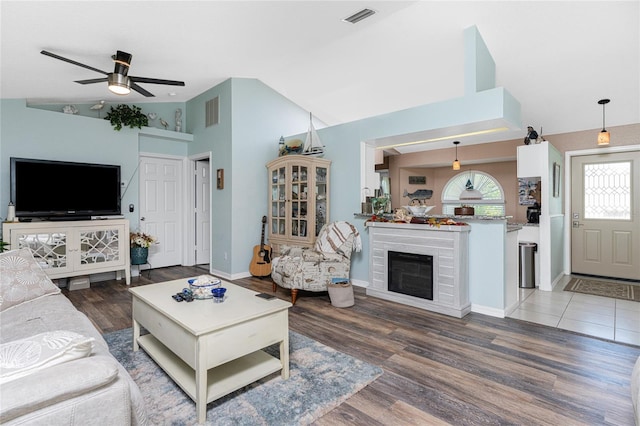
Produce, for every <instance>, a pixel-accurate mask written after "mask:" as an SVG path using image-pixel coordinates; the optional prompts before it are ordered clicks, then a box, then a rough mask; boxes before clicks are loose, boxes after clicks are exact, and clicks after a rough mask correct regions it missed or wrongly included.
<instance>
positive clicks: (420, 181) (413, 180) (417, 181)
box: [409, 176, 427, 185]
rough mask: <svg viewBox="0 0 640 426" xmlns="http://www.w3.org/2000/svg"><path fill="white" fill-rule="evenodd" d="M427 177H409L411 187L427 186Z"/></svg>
mask: <svg viewBox="0 0 640 426" xmlns="http://www.w3.org/2000/svg"><path fill="white" fill-rule="evenodd" d="M426 184H427V177H426V176H409V185H426Z"/></svg>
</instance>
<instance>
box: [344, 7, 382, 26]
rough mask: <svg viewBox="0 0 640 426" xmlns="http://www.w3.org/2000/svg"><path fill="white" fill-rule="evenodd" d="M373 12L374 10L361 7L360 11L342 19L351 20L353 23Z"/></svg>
mask: <svg viewBox="0 0 640 426" xmlns="http://www.w3.org/2000/svg"><path fill="white" fill-rule="evenodd" d="M375 13H376V11H375V10H371V9H362V10H361V11H360V12H356V13H354V14H353V15H351V16H348V17H346V18H344V19H343V21H344V22H351V23H352V24H355V23H358V22H360V21H362V20H363V19H366V18H368V17H369V16H371V15H374V14H375Z"/></svg>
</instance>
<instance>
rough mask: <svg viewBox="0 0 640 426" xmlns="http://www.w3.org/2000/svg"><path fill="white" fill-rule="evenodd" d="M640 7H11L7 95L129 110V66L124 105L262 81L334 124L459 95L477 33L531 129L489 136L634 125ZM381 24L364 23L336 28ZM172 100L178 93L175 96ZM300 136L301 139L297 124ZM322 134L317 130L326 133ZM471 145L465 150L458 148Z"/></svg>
mask: <svg viewBox="0 0 640 426" xmlns="http://www.w3.org/2000/svg"><path fill="white" fill-rule="evenodd" d="M639 4H640V2H639V1H638V0H634V1H619V2H616V1H584V2H578V1H564V2H563V1H547V2H542V1H509V2H507V1H496V2H486V1H467V2H459V1H446V2H445V1H382V2H376V1H317V0H316V1H280V2H276V1H254V2H249V1H139V2H114V1H108V2H106V1H105V2H97V1H68V2H58V1H42V2H32V1H5V0H2V2H1V5H0V8H1V9H0V12H1V27H0V30H1V36H2V37H1V50H0V71H1V76H2V78H1V86H0V90H1V91H0V96H1V97H2V98H19V99H27V100H28V101H30V102H36V103H37V102H55V103H82V102H95V101H97V100H106V101H107V102H108V103H109V102H113V103H116V102H122V101H123V98H122V97H117V96H116V95H111V94H110V93H109V92H108V90H107V87H106V83H104V84H92V85H80V84H77V83H74V82H73V81H74V80H82V79H90V78H99V77H102V75H101V74H98V73H95V72H92V71H90V70H87V69H84V68H81V67H77V66H74V65H72V64H68V63H65V62H62V61H58V60H56V59H53V58H50V57H47V56H44V55H41V54H40V51H41V50H42V49H45V50H49V51H51V52H53V53H56V54H58V55H60V56H64V57H67V58H69V59H73V60H75V61H78V62H81V63H85V64H87V65H90V66H93V67H95V68H98V69H101V70H105V71H107V72H111V71H112V70H113V62H112V60H111V55H112V54H114V53H115V51H116V50H123V51H126V52H129V53H131V54H132V55H133V60H132V62H131V69H130V75H135V76H144V77H153V78H163V79H173V80H183V81H185V83H186V86H185V87H173V86H160V85H153V84H141V86H143V87H144V88H145V89H147V90H149V91H150V92H152V93H154V94H155V95H156V97H155V98H144V97H143V96H142V95H139V94H137V93H135V92H132V94H131V95H129V96H128V97H127V98H126V101H127V102H136V103H142V102H174V101H187V100H189V99H191V98H193V97H195V96H197V95H198V94H200V93H202V92H204V91H205V90H207V89H209V88H211V87H213V86H215V85H216V84H218V83H220V82H222V81H224V80H226V79H228V78H229V77H247V78H257V79H259V80H261V81H262V82H264V83H265V84H267V85H269V86H270V87H272V88H273V89H275V90H276V91H278V92H280V93H282V94H283V95H284V96H286V97H288V98H289V99H291V100H292V101H293V102H295V103H296V104H298V105H300V106H301V107H303V108H305V109H307V110H309V111H311V112H312V113H313V114H314V116H315V117H317V118H318V119H319V120H321V121H323V122H324V123H326V124H327V125H335V124H339V123H345V122H349V121H353V120H357V119H361V118H366V117H371V116H375V115H378V114H383V113H387V112H392V111H398V110H402V109H406V108H411V107H414V106H417V105H423V104H430V103H434V102H439V101H443V100H447V99H452V98H458V97H461V96H463V95H464V81H463V78H464V76H463V61H464V57H463V47H464V46H463V31H464V29H465V28H467V27H470V26H473V25H475V26H477V28H478V30H479V32H480V34H481V35H482V37H483V39H484V41H485V44H486V45H487V47H488V48H489V51H490V52H491V54H492V56H493V58H494V61H495V63H496V83H497V85H498V86H503V87H505V88H506V89H507V90H508V91H510V92H511V93H512V94H513V95H514V96H515V98H516V99H517V100H518V101H519V102H520V104H521V106H522V118H523V123H522V124H523V125H524V126H525V129H524V130H522V131H521V132H517V136H515V135H514V133H513V132H505V133H509V134H504V135H498V136H495V137H494V140H505V139H513V138H515V137H517V138H519V137H524V135H525V133H526V126H527V125H529V124H531V125H533V126H534V127H535V128H536V129H537V130H539V129H540V127H543V133H544V134H545V135H549V134H555V133H564V132H572V131H579V130H587V129H597V128H599V127H601V125H602V107H601V106H600V105H598V104H597V101H598V100H599V99H601V98H610V99H611V103H610V104H608V105H607V107H606V124H607V127H610V126H616V125H624V124H632V123H639V122H640V105H639V104H640V6H639ZM365 7H367V8H371V9H374V10H376V11H377V13H376V14H375V15H374V16H373V17H371V18H369V19H366V20H364V21H362V22H360V23H358V24H350V23H345V22H342V20H341V19H342V18H344V17H346V16H348V15H351V14H352V13H354V12H356V11H358V10H360V9H362V8H365ZM171 91H172V92H175V96H169V95H168V92H171ZM301 127H302V129H301V131H304V130H306V125H305V124H304V123H302V125H301ZM319 127H320V126H319ZM463 143H464V141H463Z"/></svg>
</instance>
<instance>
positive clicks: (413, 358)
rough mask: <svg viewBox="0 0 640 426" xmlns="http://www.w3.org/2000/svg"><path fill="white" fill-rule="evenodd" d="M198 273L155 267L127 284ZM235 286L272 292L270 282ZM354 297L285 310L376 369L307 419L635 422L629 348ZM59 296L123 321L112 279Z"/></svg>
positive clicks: (109, 326)
mask: <svg viewBox="0 0 640 426" xmlns="http://www.w3.org/2000/svg"><path fill="white" fill-rule="evenodd" d="M203 273H206V271H203V270H202V269H197V268H193V267H173V268H163V269H154V270H152V271H151V272H150V278H147V275H148V273H147V272H146V271H145V272H144V273H143V275H144V276H143V277H134V278H133V279H132V284H131V285H132V286H137V285H145V284H149V283H151V282H160V281H166V280H171V279H177V278H182V277H191V276H197V275H200V274H203ZM234 283H235V284H239V285H241V286H244V287H247V288H251V289H253V290H256V291H261V292H262V291H264V292H270V291H271V280H270V279H269V278H266V279H259V278H246V279H241V280H237V281H234ZM355 293H356V304H355V306H354V307H352V308H347V309H338V308H334V307H332V306H331V304H330V301H329V297H328V295H327V294H326V293H302V294H301V295H300V296H299V298H298V301H297V302H296V304H295V305H294V306H293V307H292V308H291V309H290V315H289V324H290V328H291V329H292V330H294V331H296V332H298V333H301V334H304V335H306V336H308V337H310V338H312V339H315V340H317V341H320V342H322V343H324V344H325V345H328V346H331V347H333V348H335V349H337V350H339V351H341V352H344V353H347V354H349V355H351V356H354V357H356V358H359V359H362V360H364V361H367V362H369V363H372V364H375V365H378V366H380V367H381V368H383V369H384V374H383V375H382V376H381V377H380V378H378V379H377V380H376V381H375V382H373V383H372V384H370V385H369V386H367V387H366V388H365V389H363V390H361V391H360V392H358V393H357V394H356V395H354V396H353V397H351V398H350V399H348V400H347V401H345V402H344V403H343V404H342V405H340V406H339V407H337V408H336V409H335V410H333V411H332V412H330V413H328V414H327V415H325V416H324V417H322V418H321V419H319V420H318V421H316V423H315V424H316V425H368V426H370V425H394V426H395V425H432V424H434V425H437V424H455V425H475V424H478V425H480V424H481V425H490V424H496V425H497V424H518V425H537V424H548V425H573V424H585V425H608V424H612V425H625V426H629V425H633V424H634V420H633V408H632V406H631V396H630V390H629V378H630V375H631V369H632V367H633V364H634V362H635V360H636V359H637V358H638V357H639V356H640V347H637V346H629V345H623V344H620V343H614V342H609V341H604V340H599V339H596V338H592V337H586V336H582V335H579V334H575V333H571V332H568V331H564V330H559V329H555V328H550V327H545V326H542V325H537V324H533V323H527V322H523V321H519V320H516V319H509V318H506V319H500V318H493V317H489V316H485V315H480V314H475V313H471V314H469V315H467V316H466V317H464V318H463V319H456V318H451V317H447V316H444V315H439V314H435V313H430V312H427V311H423V310H420V309H416V308H411V307H407V306H403V305H399V304H396V303H392V302H387V301H383V300H380V299H376V298H373V297H368V296H366V295H365V293H364V291H363V289H361V288H356V289H355ZM64 294H66V295H67V296H68V297H69V298H70V299H71V301H72V302H73V303H74V305H75V306H76V307H78V309H80V310H81V311H83V312H85V313H86V314H87V315H88V316H89V317H90V318H91V319H92V321H93V322H94V324H95V325H96V326H97V327H98V328H99V329H100V330H102V332H103V333H107V332H110V331H115V330H119V329H122V328H126V327H130V326H131V297H130V296H129V293H128V292H127V286H126V285H125V284H124V282H123V281H106V282H102V283H93V284H92V285H91V288H90V289H86V290H76V291H72V292H69V291H66V290H64ZM277 296H278V297H280V298H283V299H288V297H289V292H288V290H283V289H278V291H277Z"/></svg>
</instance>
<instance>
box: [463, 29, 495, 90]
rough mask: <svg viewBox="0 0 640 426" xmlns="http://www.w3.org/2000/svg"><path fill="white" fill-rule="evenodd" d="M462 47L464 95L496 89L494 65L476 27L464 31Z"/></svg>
mask: <svg viewBox="0 0 640 426" xmlns="http://www.w3.org/2000/svg"><path fill="white" fill-rule="evenodd" d="M464 46H465V47H464V68H465V71H464V75H465V80H464V93H465V95H472V94H474V93H476V92H481V91H483V90H488V89H493V88H494V87H496V77H495V75H496V64H495V62H494V61H493V58H492V57H491V53H490V52H489V49H488V48H487V45H486V44H485V43H484V40H483V39H482V36H481V35H480V32H479V31H478V28H477V27H475V26H473V27H469V28H467V29H465V30H464Z"/></svg>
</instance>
